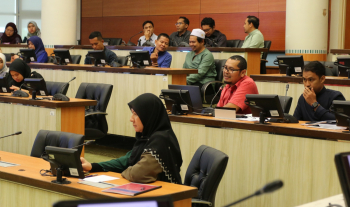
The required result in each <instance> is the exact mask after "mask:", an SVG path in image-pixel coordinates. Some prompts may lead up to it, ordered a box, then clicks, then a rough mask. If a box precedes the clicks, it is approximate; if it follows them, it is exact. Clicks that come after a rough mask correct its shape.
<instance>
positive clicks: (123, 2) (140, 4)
mask: <svg viewBox="0 0 350 207" xmlns="http://www.w3.org/2000/svg"><path fill="white" fill-rule="evenodd" d="M149 2H150V0H142V1H140V0H103V16H145V15H149V7H150V6H149Z"/></svg>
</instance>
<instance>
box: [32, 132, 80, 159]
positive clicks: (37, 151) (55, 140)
mask: <svg viewBox="0 0 350 207" xmlns="http://www.w3.org/2000/svg"><path fill="white" fill-rule="evenodd" d="M83 143H84V135H81V134H73V133H69V132H60V131H50V130H40V131H39V132H38V134H37V135H36V138H35V141H34V144H33V148H32V152H31V153H30V156H32V157H41V154H43V152H44V151H45V147H46V146H54V147H63V148H72V147H75V146H78V145H80V144H83ZM78 150H79V154H81V150H82V147H79V148H78Z"/></svg>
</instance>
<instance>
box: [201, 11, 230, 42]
mask: <svg viewBox="0 0 350 207" xmlns="http://www.w3.org/2000/svg"><path fill="white" fill-rule="evenodd" d="M201 27H202V30H203V31H204V32H205V36H206V38H207V39H209V40H208V41H206V46H207V47H226V35H224V34H222V33H221V32H220V31H219V30H215V21H214V19H212V18H210V17H205V18H204V19H203V20H202V22H201Z"/></svg>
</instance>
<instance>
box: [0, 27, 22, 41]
mask: <svg viewBox="0 0 350 207" xmlns="http://www.w3.org/2000/svg"><path fill="white" fill-rule="evenodd" d="M7 27H12V29H13V35H12V36H10V37H9V36H7V35H6V29H7ZM21 42H22V38H21V36H20V35H19V34H18V31H17V27H16V25H15V24H14V23H12V22H10V23H8V24H7V25H6V27H5V31H4V34H3V35H2V37H1V43H10V44H17V43H21Z"/></svg>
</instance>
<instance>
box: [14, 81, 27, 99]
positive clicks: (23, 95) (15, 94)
mask: <svg viewBox="0 0 350 207" xmlns="http://www.w3.org/2000/svg"><path fill="white" fill-rule="evenodd" d="M24 83H25V82H23V83H22V84H21V86H20V87H19V90H17V91H14V92H13V93H12V95H11V96H14V97H29V95H28V93H26V92H24V91H22V86H23V85H24Z"/></svg>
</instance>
